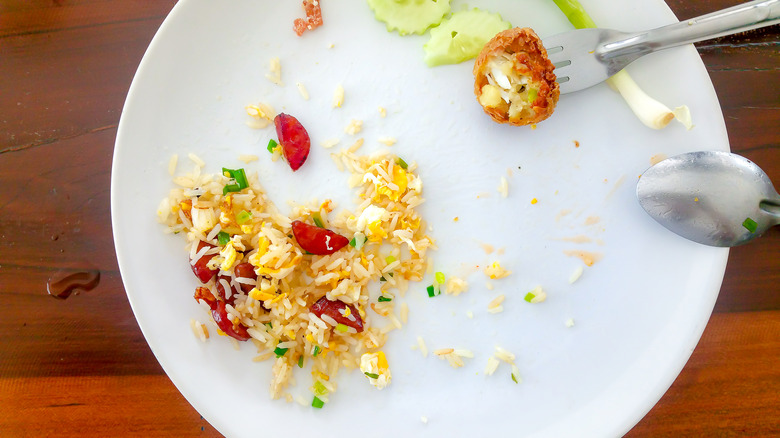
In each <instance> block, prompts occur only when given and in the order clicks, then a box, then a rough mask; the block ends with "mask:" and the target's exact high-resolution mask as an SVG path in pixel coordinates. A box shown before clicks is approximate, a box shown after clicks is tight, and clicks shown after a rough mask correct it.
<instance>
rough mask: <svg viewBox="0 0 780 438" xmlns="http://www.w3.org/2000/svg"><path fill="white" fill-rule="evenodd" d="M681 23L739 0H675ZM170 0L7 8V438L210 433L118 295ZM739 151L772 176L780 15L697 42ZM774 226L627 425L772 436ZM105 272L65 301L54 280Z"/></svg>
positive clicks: (735, 260) (658, 433)
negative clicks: (120, 256) (118, 182)
mask: <svg viewBox="0 0 780 438" xmlns="http://www.w3.org/2000/svg"><path fill="white" fill-rule="evenodd" d="M667 3H668V4H669V6H670V7H671V8H672V10H673V11H674V12H675V13H676V14H677V16H678V18H679V19H681V20H682V19H686V18H691V17H694V16H697V15H700V14H703V13H706V12H710V11H713V10H715V9H719V8H723V7H727V6H731V5H733V4H736V3H738V2H737V1H736V0H668V1H667ZM174 4H175V1H173V0H3V1H2V2H0V436H2V437H17V436H18V437H22V436H24V437H26V436H58V437H59V436H129V435H132V436H176V437H189V436H199V437H210V436H220V435H219V433H218V432H217V431H216V430H215V429H214V428H212V427H211V426H210V425H209V424H208V423H207V422H206V421H205V420H204V419H203V418H202V417H201V416H200V415H199V414H198V413H197V412H196V411H195V410H194V409H193V408H192V407H191V406H190V405H189V404H188V403H187V401H186V400H185V399H184V398H183V397H182V396H181V395H180V393H179V392H178V391H177V390H176V388H175V387H174V386H173V384H172V383H171V381H170V380H169V379H168V377H167V376H166V375H165V374H164V372H163V371H162V369H161V368H160V366H159V364H158V363H157V361H156V360H155V358H154V356H153V355H152V353H151V351H150V350H149V347H148V346H147V344H146V342H145V340H144V338H143V336H142V335H141V332H140V330H139V328H138V325H137V323H136V321H135V318H134V317H133V314H132V311H131V310H130V306H129V304H128V301H127V297H126V295H125V292H124V289H123V286H122V281H121V278H120V276H119V271H118V268H117V262H116V255H115V253H114V247H113V242H112V235H111V220H110V214H109V204H110V199H109V186H110V170H111V158H112V152H113V147H114V139H115V137H116V129H117V124H118V121H119V115H120V112H121V109H122V105H123V103H124V99H125V96H126V94H127V90H128V87H129V86H130V82H131V80H132V77H133V74H134V73H135V70H136V68H137V67H138V63H139V61H140V60H141V57H142V55H143V53H144V50H145V49H146V47H147V45H148V43H149V41H150V40H151V38H152V36H153V35H154V33H155V31H156V30H157V28H158V27H159V25H160V24H161V23H162V21H163V19H164V18H165V16H166V14H167V13H168V12H169V11H170V9H171V8H172V7H173V5H174ZM697 47H698V49H699V52H700V54H701V57H702V60H703V61H704V63H705V64H706V66H707V69H708V71H709V74H710V77H711V78H712V81H713V84H714V86H715V89H716V91H717V94H718V98H719V100H720V103H721V107H722V110H723V115H724V117H725V121H726V126H727V129H728V134H729V139H730V141H731V148H732V150H733V151H734V152H736V153H739V154H741V155H744V156H745V157H747V158H749V159H751V160H753V161H754V162H756V163H757V164H758V165H759V166H761V167H762V168H763V169H764V170H765V171H766V172H767V173H768V174H769V176H770V178H771V179H772V180H773V181H775V183H776V184H777V182H778V181H780V146H778V142H779V141H780V32H778V28H777V26H775V27H773V28H769V29H766V30H764V31H760V32H751V33H748V34H745V35H740V36H735V37H726V38H721V39H718V40H714V41H710V42H704V43H699V44H698V45H697ZM778 248H780V229H777V228H775V229H773V230H771V231H770V232H769V233H767V234H766V235H765V236H764V237H762V238H761V239H759V240H757V241H756V242H754V243H751V244H750V245H747V246H744V247H738V248H735V249H733V250H732V251H731V253H730V256H729V262H728V267H727V269H726V275H725V279H724V282H723V287H722V290H721V292H720V296H719V298H718V301H717V304H716V306H715V312H714V314H713V315H712V318H711V320H710V322H709V324H708V325H707V328H706V330H705V332H704V335H703V337H702V339H701V341H700V342H699V345H698V346H697V348H696V350H695V351H694V352H693V355H692V356H691V359H690V360H689V362H688V364H687V365H686V367H685V368H684V370H683V371H682V373H681V374H680V376H679V377H678V378H677V380H676V381H675V382H674V384H673V385H672V386H671V388H670V389H669V390H668V392H667V393H666V394H665V395H664V396H663V398H662V399H661V400H660V401H659V402H658V404H657V405H656V406H655V407H654V408H653V409H652V410H651V411H650V412H649V413H648V414H647V416H645V417H644V419H642V420H641V421H640V422H639V424H637V425H636V427H634V428H633V429H632V430H631V432H629V434H628V435H627V436H630V437H634V438H638V437H687V436H705V437H731V436H735V437H736V436H740V437H741V436H751V437H766V436H778V435H780V432H779V431H780V293H779V292H780V251H778ZM86 269H91V270H96V271H99V272H100V275H101V277H100V282H99V285H98V286H97V288H95V289H94V290H92V291H89V292H84V293H82V294H80V295H79V296H78V297H76V298H75V299H68V300H56V299H53V298H52V297H50V296H49V295H48V294H47V290H46V284H47V282H48V281H49V280H50V279H52V278H57V277H58V276H63V275H67V274H68V273H73V272H78V271H83V270H86Z"/></svg>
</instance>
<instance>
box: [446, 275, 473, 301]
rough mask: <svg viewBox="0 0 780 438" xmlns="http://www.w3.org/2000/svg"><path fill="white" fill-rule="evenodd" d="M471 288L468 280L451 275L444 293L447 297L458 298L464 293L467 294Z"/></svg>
mask: <svg viewBox="0 0 780 438" xmlns="http://www.w3.org/2000/svg"><path fill="white" fill-rule="evenodd" d="M468 288H469V284H468V283H467V282H466V280H463V279H461V278H458V277H455V276H454V275H451V276H450V277H449V278H448V279H447V281H446V282H445V283H444V292H445V293H446V294H447V295H455V296H458V295H460V294H462V293H463V292H466V291H467V290H468Z"/></svg>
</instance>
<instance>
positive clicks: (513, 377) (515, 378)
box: [510, 373, 520, 384]
mask: <svg viewBox="0 0 780 438" xmlns="http://www.w3.org/2000/svg"><path fill="white" fill-rule="evenodd" d="M510 376H512V380H514V381H515V383H518V384H519V383H520V382H518V381H517V377H515V373H512V374H510Z"/></svg>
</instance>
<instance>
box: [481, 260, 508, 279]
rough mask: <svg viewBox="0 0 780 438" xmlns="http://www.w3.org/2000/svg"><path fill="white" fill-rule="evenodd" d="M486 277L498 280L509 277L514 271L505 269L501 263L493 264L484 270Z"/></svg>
mask: <svg viewBox="0 0 780 438" xmlns="http://www.w3.org/2000/svg"><path fill="white" fill-rule="evenodd" d="M484 272H485V275H487V276H488V278H490V279H491V280H497V279H499V278H504V277H507V276H509V274H511V273H512V271H509V270H507V269H504V268H503V267H502V266H501V264H500V263H499V262H493V263H491V264H490V265H488V266H486V267H485V269H484Z"/></svg>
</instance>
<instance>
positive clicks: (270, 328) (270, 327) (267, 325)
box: [265, 322, 274, 330]
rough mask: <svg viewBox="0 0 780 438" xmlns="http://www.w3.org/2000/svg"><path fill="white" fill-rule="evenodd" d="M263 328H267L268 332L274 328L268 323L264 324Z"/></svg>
mask: <svg viewBox="0 0 780 438" xmlns="http://www.w3.org/2000/svg"><path fill="white" fill-rule="evenodd" d="M265 326H266V327H268V330H273V328H274V326H273V324H271V323H270V322H266V323H265Z"/></svg>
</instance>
